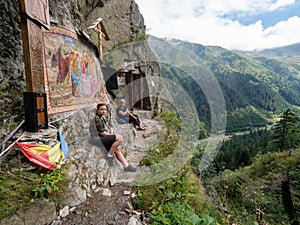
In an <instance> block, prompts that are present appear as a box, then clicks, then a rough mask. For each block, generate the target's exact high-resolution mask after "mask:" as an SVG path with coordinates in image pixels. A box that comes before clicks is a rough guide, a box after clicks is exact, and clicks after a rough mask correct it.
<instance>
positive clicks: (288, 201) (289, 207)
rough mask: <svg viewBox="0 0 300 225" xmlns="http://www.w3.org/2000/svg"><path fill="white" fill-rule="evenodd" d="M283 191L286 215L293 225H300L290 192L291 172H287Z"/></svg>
mask: <svg viewBox="0 0 300 225" xmlns="http://www.w3.org/2000/svg"><path fill="white" fill-rule="evenodd" d="M281 191H282V203H283V206H284V209H285V211H286V213H287V214H288V216H289V220H290V222H291V224H292V225H299V222H298V220H297V219H296V210H295V208H294V204H293V200H292V196H291V190H290V181H289V170H288V169H287V170H286V173H285V178H284V180H283V181H282V184H281Z"/></svg>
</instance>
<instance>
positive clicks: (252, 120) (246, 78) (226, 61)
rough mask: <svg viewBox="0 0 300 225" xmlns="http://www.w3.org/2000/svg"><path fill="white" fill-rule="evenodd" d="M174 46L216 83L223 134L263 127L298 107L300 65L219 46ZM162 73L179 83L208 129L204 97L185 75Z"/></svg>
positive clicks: (172, 71) (174, 71) (168, 67)
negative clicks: (223, 104) (224, 126)
mask: <svg viewBox="0 0 300 225" xmlns="http://www.w3.org/2000/svg"><path fill="white" fill-rule="evenodd" d="M172 41H173V42H175V43H176V45H177V46H179V47H181V48H185V49H189V50H190V51H191V52H192V53H194V54H195V55H196V56H197V57H199V58H200V59H201V60H202V61H203V63H205V64H206V65H207V66H208V67H209V69H210V70H211V72H212V74H213V75H214V76H215V77H216V79H217V80H218V82H219V84H220V87H221V89H222V91H223V95H224V99H225V102H226V109H227V113H228V119H227V132H235V131H241V130H246V129H249V128H251V127H259V126H264V125H266V124H267V121H266V120H265V118H271V117H272V116H273V115H276V114H278V113H280V112H282V111H284V110H285V109H287V108H292V109H293V110H297V109H298V107H299V106H300V66H299V65H297V64H296V63H291V62H287V61H280V60H275V59H269V58H265V57H262V56H258V55H253V54H247V53H244V54H243V53H240V52H239V53H236V52H233V51H228V50H226V49H223V48H221V47H213V46H208V47H204V46H202V45H199V44H193V43H188V42H183V41H178V40H172ZM162 74H163V75H164V76H166V77H167V78H172V79H174V80H177V81H178V82H180V83H181V84H182V85H183V86H184V87H185V90H187V91H188V92H189V94H190V96H192V98H193V100H194V102H195V105H196V107H197V109H198V112H199V116H200V117H201V118H202V119H203V120H204V121H206V122H207V125H208V127H209V118H210V112H209V110H210V109H209V107H208V104H207V102H206V98H205V95H204V94H203V93H202V92H201V90H199V88H196V87H195V86H194V85H195V84H194V82H193V80H192V78H191V77H189V75H188V74H184V72H183V71H182V70H179V69H178V68H176V67H174V65H163V66H162Z"/></svg>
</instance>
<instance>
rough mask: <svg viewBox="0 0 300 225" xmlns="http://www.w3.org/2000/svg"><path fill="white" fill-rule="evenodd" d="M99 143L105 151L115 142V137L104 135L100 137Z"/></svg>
mask: <svg viewBox="0 0 300 225" xmlns="http://www.w3.org/2000/svg"><path fill="white" fill-rule="evenodd" d="M100 141H101V142H102V144H103V145H104V147H105V148H106V150H107V151H109V149H110V148H111V146H112V144H113V143H114V142H115V141H116V135H114V134H112V135H106V136H100Z"/></svg>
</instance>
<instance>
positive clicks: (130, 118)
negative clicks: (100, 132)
mask: <svg viewBox="0 0 300 225" xmlns="http://www.w3.org/2000/svg"><path fill="white" fill-rule="evenodd" d="M116 113H117V122H118V123H119V124H125V123H132V124H133V125H134V127H136V128H137V129H139V130H146V127H144V126H142V124H141V121H140V119H139V117H138V116H137V115H135V114H133V113H132V112H130V111H129V110H128V109H127V108H126V101H125V100H124V99H121V100H120V103H119V106H118V108H117V109H116Z"/></svg>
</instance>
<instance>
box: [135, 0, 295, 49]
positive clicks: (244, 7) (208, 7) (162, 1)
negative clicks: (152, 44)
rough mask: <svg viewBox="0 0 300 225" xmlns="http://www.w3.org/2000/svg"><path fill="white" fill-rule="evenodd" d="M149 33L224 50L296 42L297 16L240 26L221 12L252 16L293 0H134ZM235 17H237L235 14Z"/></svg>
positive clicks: (266, 46)
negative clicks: (218, 47)
mask: <svg viewBox="0 0 300 225" xmlns="http://www.w3.org/2000/svg"><path fill="white" fill-rule="evenodd" d="M136 2H137V3H138V5H139V7H140V11H141V13H142V14H143V16H144V18H145V24H146V27H147V28H149V29H150V30H149V33H150V34H152V35H154V36H157V37H170V38H177V39H181V40H185V41H190V42H196V43H200V44H203V45H217V46H222V47H224V48H227V49H240V50H254V49H263V48H270V47H277V46H282V45H288V44H293V43H296V42H300V29H299V27H300V18H299V17H292V18H290V19H288V20H287V21H281V22H279V23H277V24H275V25H274V26H273V27H269V28H267V29H264V28H263V26H262V23H263V21H260V20H258V21H254V22H253V23H252V24H249V25H243V24H241V23H240V22H239V21H237V20H231V19H228V18H230V17H228V18H225V17H224V15H227V16H230V14H232V13H233V14H235V15H237V14H238V15H239V14H242V15H245V14H246V15H253V14H255V13H262V12H268V11H270V10H276V9H278V8H280V7H284V6H287V5H290V4H293V3H294V0H278V1H276V2H275V3H274V2H273V0H223V1H222V0H202V1H199V0H185V1H184V3H183V2H182V1H179V0H152V1H146V0H136ZM237 18H238V16H237Z"/></svg>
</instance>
